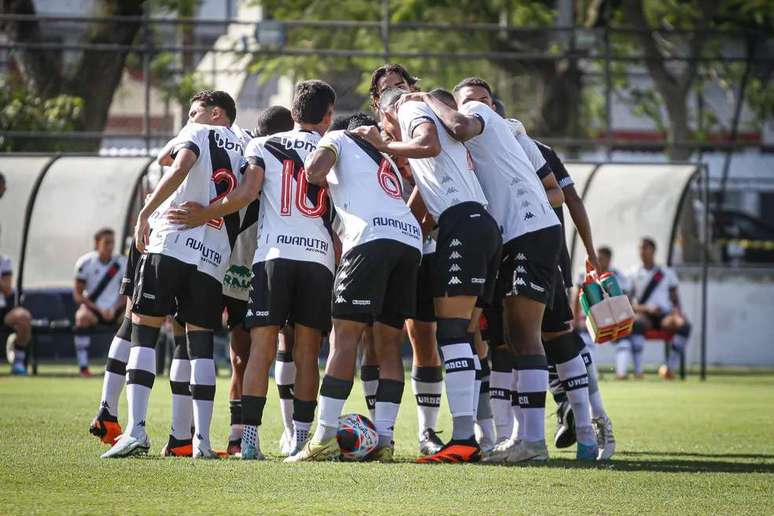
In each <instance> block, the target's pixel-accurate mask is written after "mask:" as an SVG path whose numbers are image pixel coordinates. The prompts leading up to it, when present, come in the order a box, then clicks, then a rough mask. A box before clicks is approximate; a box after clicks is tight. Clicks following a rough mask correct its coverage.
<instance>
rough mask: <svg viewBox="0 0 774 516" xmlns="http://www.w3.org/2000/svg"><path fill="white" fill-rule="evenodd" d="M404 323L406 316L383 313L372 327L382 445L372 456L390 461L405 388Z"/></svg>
mask: <svg viewBox="0 0 774 516" xmlns="http://www.w3.org/2000/svg"><path fill="white" fill-rule="evenodd" d="M403 322H404V320H403V317H398V316H394V317H393V316H390V317H385V316H382V317H380V320H379V321H376V322H375V323H374V326H373V335H374V344H375V348H376V358H377V360H378V363H379V387H378V389H377V391H376V398H375V402H374V405H375V406H374V412H375V414H374V426H376V431H377V433H378V434H379V446H378V447H377V449H376V450H375V451H374V452H373V453H372V458H374V459H378V460H380V461H382V462H389V461H391V460H392V457H393V454H394V448H395V443H394V441H393V431H394V428H395V420H396V419H397V417H398V410H399V409H400V402H401V400H402V398H403V389H404V387H405V384H404V381H405V380H404V373H403V361H402V360H401V356H400V347H401V341H402V338H403Z"/></svg>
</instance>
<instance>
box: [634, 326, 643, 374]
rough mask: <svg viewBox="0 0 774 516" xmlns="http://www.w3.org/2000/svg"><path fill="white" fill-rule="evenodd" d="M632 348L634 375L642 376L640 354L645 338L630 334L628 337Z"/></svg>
mask: <svg viewBox="0 0 774 516" xmlns="http://www.w3.org/2000/svg"><path fill="white" fill-rule="evenodd" d="M630 342H631V348H632V362H633V363H634V374H636V375H641V374H642V352H643V350H644V349H645V336H644V335H639V334H636V333H632V335H631V337H630Z"/></svg>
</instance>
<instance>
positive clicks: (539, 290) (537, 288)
mask: <svg viewBox="0 0 774 516" xmlns="http://www.w3.org/2000/svg"><path fill="white" fill-rule="evenodd" d="M529 286H530V287H532V288H533V289H534V290H537V291H538V292H545V291H546V289H544V288H543V287H541V286H540V285H535V284H534V283H532V282H531V281H530V282H529Z"/></svg>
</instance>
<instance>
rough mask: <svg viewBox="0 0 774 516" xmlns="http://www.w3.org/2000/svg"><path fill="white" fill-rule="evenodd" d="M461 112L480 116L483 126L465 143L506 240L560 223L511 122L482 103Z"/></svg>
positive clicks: (476, 103) (471, 103)
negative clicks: (512, 128) (479, 132)
mask: <svg viewBox="0 0 774 516" xmlns="http://www.w3.org/2000/svg"><path fill="white" fill-rule="evenodd" d="M460 111H461V112H462V113H465V114H474V115H476V116H478V117H480V119H481V120H482V123H483V126H484V127H483V130H482V132H481V134H479V135H478V136H475V137H473V138H471V139H470V140H468V141H467V142H465V145H466V146H467V148H468V150H469V151H470V155H471V157H472V158H473V164H474V166H475V170H476V175H477V176H478V179H479V182H480V183H481V187H482V188H483V190H484V193H485V194H486V197H487V199H488V200H489V211H490V213H492V215H493V216H494V218H495V220H497V222H498V223H499V224H500V225H501V226H502V228H503V241H505V242H507V241H509V240H511V239H513V238H516V237H518V236H521V235H523V234H525V233H530V232H532V231H537V230H539V229H543V228H546V227H550V226H555V225H557V224H559V219H557V217H556V214H555V213H554V211H553V209H551V205H550V204H549V203H548V198H547V197H546V193H545V189H544V188H543V185H542V183H541V182H540V179H539V178H538V176H537V174H536V173H535V172H536V171H535V168H534V167H533V165H532V163H531V162H530V160H529V158H528V157H527V155H526V153H525V152H524V150H523V149H522V147H521V145H519V144H518V142H517V141H516V139H515V138H514V136H513V133H512V132H511V129H510V127H509V126H508V123H507V122H506V121H505V120H504V119H503V118H501V117H500V115H498V114H497V113H495V112H494V111H493V110H492V109H491V108H490V107H488V106H486V105H485V104H483V103H481V102H477V101H472V102H467V103H465V104H464V105H463V106H462V108H460Z"/></svg>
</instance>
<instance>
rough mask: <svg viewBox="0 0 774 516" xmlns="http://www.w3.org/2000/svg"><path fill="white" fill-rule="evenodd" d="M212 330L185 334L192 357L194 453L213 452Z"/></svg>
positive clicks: (213, 384)
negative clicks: (211, 435) (211, 425)
mask: <svg viewBox="0 0 774 516" xmlns="http://www.w3.org/2000/svg"><path fill="white" fill-rule="evenodd" d="M213 348H214V343H213V334H212V332H211V331H201V330H200V331H189V332H188V356H189V357H190V358H191V398H192V399H193V420H194V428H195V431H196V434H195V435H194V442H193V445H194V452H195V451H196V449H197V448H198V449H201V450H209V449H212V445H211V444H210V424H211V423H212V409H213V405H214V403H215V361H214V360H213Z"/></svg>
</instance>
